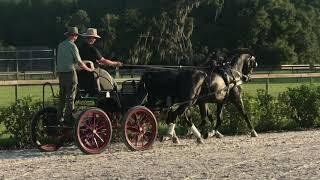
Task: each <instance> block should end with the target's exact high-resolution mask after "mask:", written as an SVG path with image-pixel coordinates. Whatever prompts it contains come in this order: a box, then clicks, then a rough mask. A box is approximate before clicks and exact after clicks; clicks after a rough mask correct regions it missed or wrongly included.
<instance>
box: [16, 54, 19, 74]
mask: <svg viewBox="0 0 320 180" xmlns="http://www.w3.org/2000/svg"><path fill="white" fill-rule="evenodd" d="M16 79H17V80H18V79H19V59H18V51H16Z"/></svg>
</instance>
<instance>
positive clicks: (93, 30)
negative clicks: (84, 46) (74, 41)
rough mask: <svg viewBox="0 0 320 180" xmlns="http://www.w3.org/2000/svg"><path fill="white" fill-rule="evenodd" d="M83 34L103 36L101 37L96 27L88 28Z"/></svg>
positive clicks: (86, 35)
mask: <svg viewBox="0 0 320 180" xmlns="http://www.w3.org/2000/svg"><path fill="white" fill-rule="evenodd" d="M82 36H85V37H95V38H101V37H100V36H99V35H98V31H97V29H95V28H88V29H87V32H86V33H84V34H82Z"/></svg>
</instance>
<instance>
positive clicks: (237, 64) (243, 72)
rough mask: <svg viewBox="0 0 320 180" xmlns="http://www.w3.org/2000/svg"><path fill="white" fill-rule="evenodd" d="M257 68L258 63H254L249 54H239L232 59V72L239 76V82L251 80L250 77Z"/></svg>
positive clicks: (254, 60) (253, 57) (254, 59)
mask: <svg viewBox="0 0 320 180" xmlns="http://www.w3.org/2000/svg"><path fill="white" fill-rule="evenodd" d="M257 66H258V63H257V62H256V58H255V56H253V55H252V54H250V53H243V54H239V55H238V56H236V57H235V58H233V60H232V63H231V68H232V69H233V71H235V72H237V73H238V74H239V75H240V77H241V80H243V81H245V82H247V81H249V80H251V78H250V76H251V74H252V72H253V70H254V68H256V67H257Z"/></svg>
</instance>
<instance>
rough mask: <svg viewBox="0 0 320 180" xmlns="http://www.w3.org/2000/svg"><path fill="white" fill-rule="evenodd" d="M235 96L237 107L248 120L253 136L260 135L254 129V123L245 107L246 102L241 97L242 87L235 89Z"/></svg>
mask: <svg viewBox="0 0 320 180" xmlns="http://www.w3.org/2000/svg"><path fill="white" fill-rule="evenodd" d="M234 96H235V98H234V104H235V106H236V107H237V109H238V110H239V111H240V112H241V114H242V116H243V118H244V120H245V121H246V124H247V126H248V128H249V129H250V130H251V133H250V134H251V137H258V133H257V132H256V130H255V129H254V127H253V125H252V124H251V121H250V120H249V116H248V114H247V112H246V111H245V109H244V104H243V100H242V97H241V89H238V90H237V91H235V94H234Z"/></svg>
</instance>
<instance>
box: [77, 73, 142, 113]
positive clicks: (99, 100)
mask: <svg viewBox="0 0 320 180" xmlns="http://www.w3.org/2000/svg"><path fill="white" fill-rule="evenodd" d="M78 81H79V85H78V92H77V100H80V101H81V100H93V101H95V104H96V107H98V108H100V109H102V110H104V111H105V112H125V111H126V110H128V109H129V108H131V107H134V106H137V105H140V104H141V101H142V99H143V97H141V96H140V95H138V85H139V81H137V80H128V81H125V82H123V83H122V88H121V89H120V90H118V89H117V88H115V89H113V90H110V91H105V90H100V87H99V84H98V83H99V82H98V81H97V80H96V77H94V74H93V73H90V72H86V71H79V72H78Z"/></svg>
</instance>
